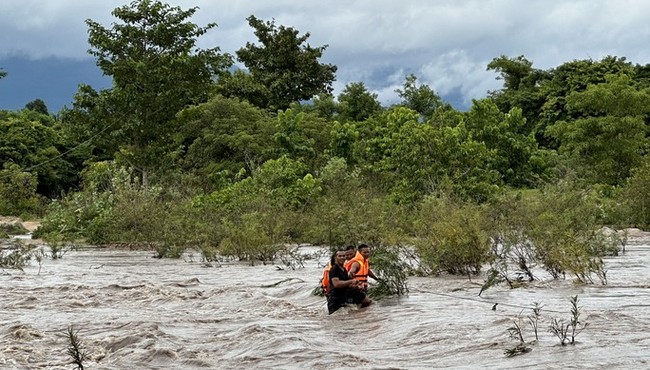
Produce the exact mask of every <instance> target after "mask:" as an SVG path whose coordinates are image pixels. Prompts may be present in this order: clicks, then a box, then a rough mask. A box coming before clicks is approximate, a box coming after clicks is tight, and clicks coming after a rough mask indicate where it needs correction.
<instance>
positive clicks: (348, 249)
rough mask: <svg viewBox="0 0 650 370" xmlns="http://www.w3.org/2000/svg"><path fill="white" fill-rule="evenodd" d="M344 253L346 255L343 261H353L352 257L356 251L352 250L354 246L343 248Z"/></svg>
mask: <svg viewBox="0 0 650 370" xmlns="http://www.w3.org/2000/svg"><path fill="white" fill-rule="evenodd" d="M345 253H346V257H345V259H347V260H351V259H353V258H354V255H355V254H356V249H355V248H354V245H348V246H347V247H345Z"/></svg>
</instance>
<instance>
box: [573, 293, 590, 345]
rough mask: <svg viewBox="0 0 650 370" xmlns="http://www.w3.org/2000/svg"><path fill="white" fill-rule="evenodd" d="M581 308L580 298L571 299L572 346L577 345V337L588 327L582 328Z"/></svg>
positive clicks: (583, 326)
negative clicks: (579, 304)
mask: <svg viewBox="0 0 650 370" xmlns="http://www.w3.org/2000/svg"><path fill="white" fill-rule="evenodd" d="M580 308H581V307H580V306H578V296H577V295H575V296H573V297H571V344H575V342H576V336H577V335H578V334H580V332H581V331H583V330H584V329H585V328H586V327H587V323H585V324H584V325H582V326H580Z"/></svg>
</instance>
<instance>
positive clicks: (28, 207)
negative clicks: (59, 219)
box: [0, 162, 45, 217]
mask: <svg viewBox="0 0 650 370" xmlns="http://www.w3.org/2000/svg"><path fill="white" fill-rule="evenodd" d="M37 185H38V179H37V176H36V175H35V174H32V173H30V172H24V171H23V170H22V168H20V166H18V165H17V164H15V163H13V162H5V163H4V168H3V169H2V170H0V214H1V215H6V216H28V217H29V216H35V215H40V214H42V212H43V208H44V204H45V202H44V200H43V198H42V197H41V196H39V195H38V194H36V186H37Z"/></svg>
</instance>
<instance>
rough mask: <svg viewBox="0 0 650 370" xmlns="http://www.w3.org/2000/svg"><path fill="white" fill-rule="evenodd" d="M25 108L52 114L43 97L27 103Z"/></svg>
mask: <svg viewBox="0 0 650 370" xmlns="http://www.w3.org/2000/svg"><path fill="white" fill-rule="evenodd" d="M25 109H29V110H33V111H34V112H38V113H40V114H45V115H48V114H50V113H49V112H48V111H47V105H45V102H44V101H43V100H41V99H35V100H32V101H30V102H29V103H27V104H25Z"/></svg>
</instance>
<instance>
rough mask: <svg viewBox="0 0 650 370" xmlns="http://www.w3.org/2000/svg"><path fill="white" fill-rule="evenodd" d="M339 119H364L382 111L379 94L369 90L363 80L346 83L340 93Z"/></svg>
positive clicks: (358, 120)
mask: <svg viewBox="0 0 650 370" xmlns="http://www.w3.org/2000/svg"><path fill="white" fill-rule="evenodd" d="M338 98H339V103H340V106H339V107H338V109H339V117H338V118H339V120H341V121H357V122H360V121H363V120H365V119H367V118H368V117H370V116H372V115H373V114H375V113H377V112H379V111H381V104H380V103H379V101H378V100H377V94H374V93H371V92H370V91H368V89H367V88H366V86H365V85H364V84H363V82H352V83H349V84H347V85H345V88H344V89H343V91H342V92H341V93H340V94H339V96H338Z"/></svg>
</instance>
